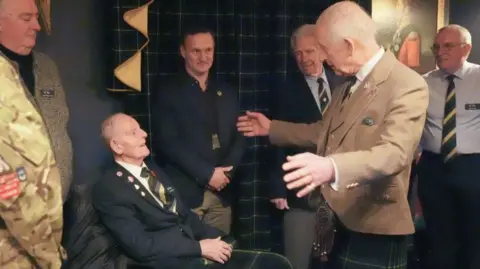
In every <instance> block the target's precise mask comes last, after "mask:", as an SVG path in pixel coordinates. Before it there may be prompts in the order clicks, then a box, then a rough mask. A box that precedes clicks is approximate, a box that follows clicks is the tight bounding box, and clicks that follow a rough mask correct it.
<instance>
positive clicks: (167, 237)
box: [92, 113, 289, 269]
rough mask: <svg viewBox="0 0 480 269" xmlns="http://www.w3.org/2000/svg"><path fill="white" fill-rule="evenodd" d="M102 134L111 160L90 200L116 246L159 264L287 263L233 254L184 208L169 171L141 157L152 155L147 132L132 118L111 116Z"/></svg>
mask: <svg viewBox="0 0 480 269" xmlns="http://www.w3.org/2000/svg"><path fill="white" fill-rule="evenodd" d="M102 135H103V137H104V138H105V140H106V142H107V144H108V145H109V147H110V149H111V151H112V153H113V155H114V159H115V163H114V164H112V167H110V168H109V169H107V170H106V172H105V174H104V177H103V178H101V179H100V180H99V181H98V182H97V183H96V184H95V186H94V188H93V197H92V198H93V204H94V207H95V209H96V210H97V212H98V214H99V216H100V219H101V222H102V223H103V224H104V225H105V226H106V227H107V228H108V230H109V231H110V232H111V234H112V236H113V238H114V239H115V240H116V242H117V243H118V245H119V247H120V249H121V250H122V251H124V253H125V254H126V255H127V256H129V257H130V258H131V259H133V260H134V261H136V262H137V263H138V264H140V265H144V266H147V267H148V268H162V269H170V268H171V269H173V268H175V269H176V268H185V269H187V268H190V269H202V268H223V269H226V268H228V269H233V268H236V269H237V268H263V267H266V268H289V263H288V261H287V260H286V259H285V258H283V257H281V256H278V255H276V254H273V253H259V252H247V251H240V250H238V251H237V250H236V251H235V252H234V253H233V254H232V245H233V243H232V241H231V240H227V239H225V238H224V233H223V232H221V231H220V230H218V229H216V228H214V227H211V226H209V225H207V224H205V223H203V222H202V221H201V220H199V218H198V216H196V215H195V214H194V213H193V212H191V210H190V209H188V208H186V207H184V206H183V204H182V202H181V199H179V197H178V196H177V194H176V191H175V189H174V188H173V187H172V186H171V185H170V180H169V179H168V176H167V175H166V174H165V173H163V172H162V171H161V170H159V169H155V172H154V171H153V170H154V167H153V165H152V164H148V166H147V163H145V162H144V159H145V158H146V157H147V156H148V155H149V154H150V151H149V149H148V148H147V146H146V145H145V142H146V140H145V139H146V136H147V134H146V133H145V132H144V131H143V130H142V129H141V128H140V126H139V124H138V122H137V121H135V119H133V118H132V117H130V116H128V115H125V114H121V113H119V114H115V115H113V116H110V117H109V118H107V119H106V120H105V121H104V123H103V125H102ZM226 241H229V243H227V242H226ZM258 257H260V258H258ZM272 266H274V267H272Z"/></svg>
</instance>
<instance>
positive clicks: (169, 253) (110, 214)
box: [93, 164, 223, 268]
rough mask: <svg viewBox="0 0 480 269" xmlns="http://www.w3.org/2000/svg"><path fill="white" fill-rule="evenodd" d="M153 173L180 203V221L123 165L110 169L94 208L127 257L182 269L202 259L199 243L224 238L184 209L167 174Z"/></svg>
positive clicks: (97, 186) (95, 195)
mask: <svg viewBox="0 0 480 269" xmlns="http://www.w3.org/2000/svg"><path fill="white" fill-rule="evenodd" d="M149 168H150V169H152V170H153V171H155V173H156V176H157V179H158V180H160V181H161V182H162V183H163V184H164V185H165V187H166V189H169V191H170V192H171V193H172V194H173V195H174V196H175V197H176V198H177V210H178V212H179V214H178V215H177V214H174V213H172V212H170V211H168V210H166V209H163V208H162V207H161V206H160V205H159V204H158V203H157V201H156V200H155V199H154V197H153V196H151V195H150V194H149V193H148V191H147V190H146V189H144V188H143V186H142V184H141V183H140V182H138V181H137V179H136V178H135V177H134V176H132V175H131V174H130V173H129V172H128V171H127V170H125V169H124V168H123V167H122V166H120V165H118V164H114V165H112V167H111V168H109V169H107V171H106V172H105V174H104V176H103V178H102V179H101V180H99V182H98V183H97V184H95V186H94V188H93V204H94V207H95V209H96V210H97V212H98V215H99V216H100V219H101V221H102V223H103V224H104V225H105V226H106V227H107V228H108V229H109V231H110V232H111V233H112V235H113V238H115V239H116V241H117V243H118V244H119V246H120V247H121V249H122V250H123V251H124V252H125V254H126V255H128V256H129V257H131V258H133V259H134V260H135V261H137V262H139V263H141V264H144V265H148V266H152V267H154V268H160V267H161V268H183V267H184V265H186V264H187V263H189V262H191V260H192V259H198V258H201V249H200V243H199V242H198V241H200V240H201V239H206V238H216V237H218V236H222V235H223V234H222V232H220V231H219V230H217V229H215V228H213V227H210V226H208V225H206V224H204V223H203V222H201V221H200V220H199V218H198V216H196V215H195V214H194V213H192V212H191V211H190V210H189V209H188V208H185V207H184V206H183V205H182V204H181V202H180V200H179V199H178V196H177V194H176V192H175V189H174V188H168V187H171V185H170V181H169V179H168V177H167V175H166V174H165V173H163V172H162V171H161V170H160V169H155V168H154V167H153V165H152V164H150V165H149ZM129 176H131V177H133V179H134V180H133V182H130V181H129V178H128V177H129ZM142 193H143V194H144V195H142Z"/></svg>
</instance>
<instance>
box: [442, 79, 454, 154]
mask: <svg viewBox="0 0 480 269" xmlns="http://www.w3.org/2000/svg"><path fill="white" fill-rule="evenodd" d="M455 78H456V77H455V75H449V76H447V78H446V79H447V81H448V88H447V94H446V95H445V110H444V115H443V128H442V145H441V147H440V151H441V155H442V157H443V161H444V162H447V161H449V160H450V159H451V158H452V157H454V156H455V154H456V153H457V135H456V131H455V127H456V125H457V124H456V122H457V120H456V101H455V82H454V81H453V80H454V79H455Z"/></svg>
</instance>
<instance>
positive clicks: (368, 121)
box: [362, 117, 375, 126]
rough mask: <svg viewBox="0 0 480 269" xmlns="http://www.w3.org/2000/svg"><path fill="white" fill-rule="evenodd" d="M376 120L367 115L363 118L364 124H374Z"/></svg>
mask: <svg viewBox="0 0 480 269" xmlns="http://www.w3.org/2000/svg"><path fill="white" fill-rule="evenodd" d="M374 123H375V122H374V121H373V119H372V118H371V117H366V118H364V119H363V120H362V124H363V125H367V126H372V125H373V124H374Z"/></svg>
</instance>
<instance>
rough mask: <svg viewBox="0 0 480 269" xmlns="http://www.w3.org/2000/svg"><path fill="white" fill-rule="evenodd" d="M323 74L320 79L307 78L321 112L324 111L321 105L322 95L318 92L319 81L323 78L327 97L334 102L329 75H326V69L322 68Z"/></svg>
mask: <svg viewBox="0 0 480 269" xmlns="http://www.w3.org/2000/svg"><path fill="white" fill-rule="evenodd" d="M322 70H323V71H322V73H321V74H320V77H311V76H305V80H306V81H307V84H308V87H309V88H310V92H311V93H312V95H313V98H314V99H315V102H316V103H317V106H318V109H319V111H322V106H321V104H320V99H319V98H320V93H319V92H318V87H319V86H320V84H319V83H318V79H319V78H321V79H322V80H323V88H324V89H325V90H326V91H327V96H328V98H329V100H332V92H331V89H330V84H329V83H328V79H327V74H326V73H325V68H322Z"/></svg>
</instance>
